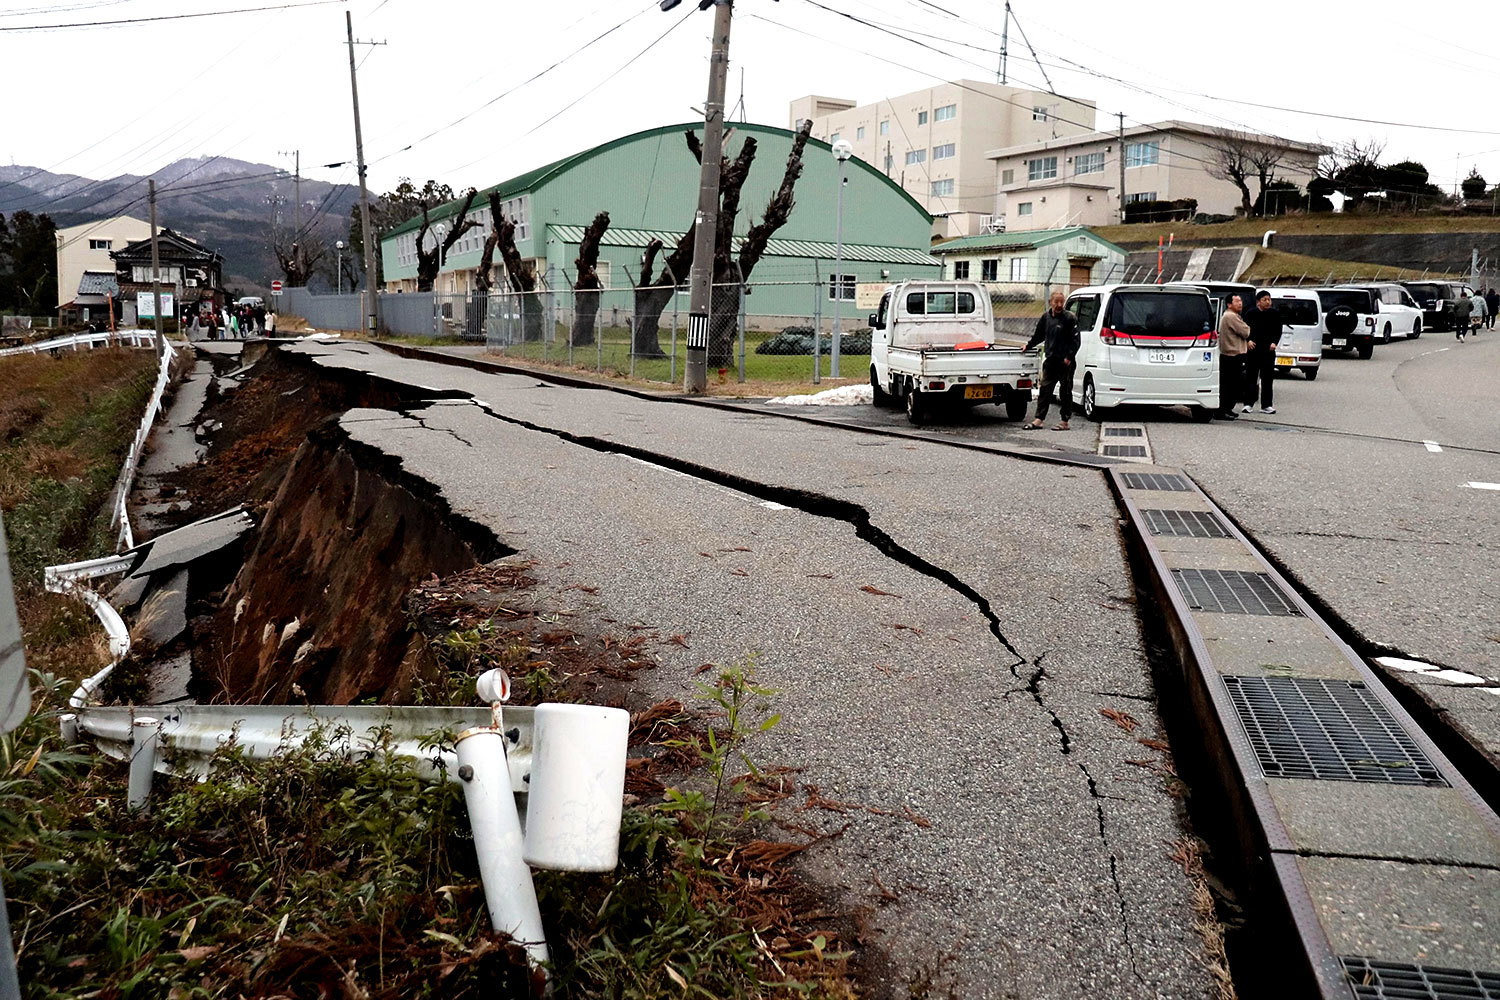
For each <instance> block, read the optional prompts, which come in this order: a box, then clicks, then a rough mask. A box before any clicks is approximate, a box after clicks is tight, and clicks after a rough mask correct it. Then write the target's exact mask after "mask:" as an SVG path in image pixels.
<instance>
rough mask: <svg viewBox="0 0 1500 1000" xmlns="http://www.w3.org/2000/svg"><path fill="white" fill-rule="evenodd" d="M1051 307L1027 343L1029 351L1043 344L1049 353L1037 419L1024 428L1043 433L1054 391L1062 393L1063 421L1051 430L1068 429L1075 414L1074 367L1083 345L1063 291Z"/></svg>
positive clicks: (1043, 371)
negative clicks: (1079, 348)
mask: <svg viewBox="0 0 1500 1000" xmlns="http://www.w3.org/2000/svg"><path fill="white" fill-rule="evenodd" d="M1050 306H1051V308H1049V309H1048V310H1047V311H1046V312H1045V313H1043V314H1042V318H1041V319H1039V320H1037V321H1036V332H1035V333H1033V334H1032V335H1031V339H1030V340H1028V341H1027V342H1026V350H1028V351H1029V350H1031V349H1032V348H1034V347H1036V346H1037V345H1038V344H1041V345H1042V347H1043V350H1045V351H1046V352H1047V357H1046V358H1045V359H1044V360H1043V361H1042V394H1041V398H1039V399H1038V400H1037V403H1036V419H1035V420H1033V421H1032V422H1031V423H1029V424H1026V425H1025V429H1026V430H1041V428H1042V425H1043V424H1044V423H1045V422H1046V420H1047V407H1048V406H1050V405H1051V404H1052V391H1053V389H1057V390H1058V392H1059V396H1060V398H1059V399H1058V408H1059V409H1060V410H1061V411H1062V422H1061V423H1059V424H1057V426H1055V427H1053V428H1052V429H1053V430H1055V431H1065V430H1067V429H1068V417H1070V416H1072V415H1073V368H1074V359H1075V358H1076V357H1077V356H1078V347H1079V343H1080V342H1079V339H1078V317H1076V316H1074V315H1073V314H1072V313H1070V312H1068V310H1066V309H1064V308H1063V293H1062V292H1053V293H1052V298H1051V301H1050Z"/></svg>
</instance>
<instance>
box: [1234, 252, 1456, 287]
mask: <svg viewBox="0 0 1500 1000" xmlns="http://www.w3.org/2000/svg"><path fill="white" fill-rule="evenodd" d="M1398 275H1399V276H1400V277H1402V278H1405V279H1408V280H1410V279H1412V278H1415V277H1416V275H1415V274H1414V273H1413V272H1412V271H1411V269H1410V268H1404V269H1403V268H1396V267H1390V266H1387V265H1382V264H1364V263H1360V262H1359V261H1350V260H1330V259H1327V258H1324V257H1308V256H1305V255H1303V254H1298V253H1287V252H1286V251H1284V250H1257V251H1256V252H1255V263H1254V264H1251V265H1250V269H1249V270H1248V271H1246V272H1245V274H1244V275H1243V276H1242V277H1241V278H1240V280H1241V281H1249V282H1263V283H1267V284H1269V283H1272V282H1275V283H1277V284H1292V285H1295V284H1298V283H1299V282H1302V283H1305V284H1309V285H1324V284H1328V283H1329V282H1330V281H1332V282H1339V281H1353V280H1355V279H1359V280H1362V281H1395V280H1396V278H1397V276H1398ZM1427 276H1428V277H1429V278H1444V277H1447V275H1444V274H1439V273H1437V272H1431V271H1430V272H1428V274H1427ZM1304 278H1305V279H1306V280H1305V282H1303V281H1302V280H1303V279H1304Z"/></svg>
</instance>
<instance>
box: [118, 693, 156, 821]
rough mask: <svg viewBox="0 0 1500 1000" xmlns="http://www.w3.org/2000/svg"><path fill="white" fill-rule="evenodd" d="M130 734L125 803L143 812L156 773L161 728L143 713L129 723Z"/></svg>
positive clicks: (149, 797)
mask: <svg viewBox="0 0 1500 1000" xmlns="http://www.w3.org/2000/svg"><path fill="white" fill-rule="evenodd" d="M130 736H131V746H130V778H129V783H128V785H127V793H126V796H125V804H126V805H127V806H128V807H129V808H130V809H132V810H135V811H140V812H145V811H146V806H147V803H148V802H149V801H150V799H151V780H152V778H153V777H154V776H155V774H156V747H157V743H158V741H159V740H160V737H161V728H160V726H159V725H158V724H157V721H156V720H155V719H153V718H150V717H148V716H144V715H143V716H141V717H140V718H138V719H136V720H135V721H134V722H133V723H131V726H130Z"/></svg>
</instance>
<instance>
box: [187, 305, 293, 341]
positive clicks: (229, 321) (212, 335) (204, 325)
mask: <svg viewBox="0 0 1500 1000" xmlns="http://www.w3.org/2000/svg"><path fill="white" fill-rule="evenodd" d="M261 333H263V334H265V335H266V336H268V337H270V336H274V335H275V333H276V314H275V313H274V312H271V311H269V310H267V309H266V307H265V306H263V305H250V304H248V303H246V304H242V305H237V306H235V307H234V308H232V309H231V308H230V307H229V306H220V307H219V308H218V309H217V310H214V309H204V310H202V311H201V312H200V311H198V310H194V311H193V313H192V319H191V325H190V326H189V327H188V337H189V338H190V339H192V340H199V339H208V340H243V339H244V338H245V337H250V336H254V335H256V334H261Z"/></svg>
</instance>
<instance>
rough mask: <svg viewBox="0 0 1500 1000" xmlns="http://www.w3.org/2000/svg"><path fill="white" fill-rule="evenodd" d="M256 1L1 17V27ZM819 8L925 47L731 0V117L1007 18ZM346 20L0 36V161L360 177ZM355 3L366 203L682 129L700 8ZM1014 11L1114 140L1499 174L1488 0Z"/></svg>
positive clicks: (185, 23) (1025, 56) (758, 0)
mask: <svg viewBox="0 0 1500 1000" xmlns="http://www.w3.org/2000/svg"><path fill="white" fill-rule="evenodd" d="M270 2H273V0H218V2H217V4H215V3H213V2H211V0H57V2H54V3H52V4H49V5H44V3H43V2H42V0H0V28H7V29H8V28H13V27H17V26H21V25H28V24H50V23H54V22H59V21H101V20H114V19H119V18H142V17H151V16H158V15H164V14H179V13H187V12H198V11H207V10H214V9H229V8H233V7H242V6H244V7H253V6H261V5H264V4H267V3H270ZM818 2H819V3H821V4H823V6H825V7H829V8H834V9H836V10H839V11H846V12H848V13H851V14H855V15H858V16H859V17H862V18H864V19H866V20H870V21H876V22H880V23H882V24H884V25H889V26H891V27H892V28H894V29H896V30H899V31H900V32H902V33H904V34H907V35H911V36H913V37H915V38H918V39H920V40H921V41H922V42H924V43H925V44H927V45H930V46H932V48H923V47H921V46H919V45H917V44H913V43H912V42H910V41H906V40H902V39H899V38H894V37H891V36H890V35H887V34H882V33H881V32H880V31H878V30H876V29H873V28H870V27H866V26H863V25H860V24H857V23H855V22H853V21H849V20H846V19H844V18H842V17H840V16H839V15H838V14H836V13H831V12H829V11H826V10H823V9H819V7H817V6H815V5H814V4H813V3H812V2H811V0H779V2H773V0H739V2H738V3H737V4H736V7H735V27H734V34H733V41H732V45H731V70H730V80H731V82H730V92H731V103H734V102H737V101H738V99H739V95H740V79H741V72H742V71H743V75H744V104H745V112H746V117H748V118H749V119H750V120H752V121H759V122H765V123H769V124H774V125H783V126H784V125H785V124H786V123H787V103H788V101H789V100H791V99H792V98H794V97H798V96H801V95H803V94H808V93H817V94H825V95H832V96H840V97H849V98H853V99H855V100H858V101H860V102H861V103H864V102H867V101H872V100H876V99H879V98H881V97H885V96H888V95H894V94H899V93H903V92H906V91H910V90H916V89H919V88H921V87H923V86H926V85H928V84H929V83H931V82H933V81H937V80H944V79H957V78H961V77H968V78H971V79H977V80H994V79H995V64H996V62H997V57H996V55H995V54H994V53H995V52H996V51H997V50H998V49H999V46H1000V37H999V36H1000V30H1001V23H1002V19H1003V13H1002V11H1003V5H1002V4H1001V3H998V2H993V0H984V2H981V0H931V2H930V3H929V2H928V0H818ZM938 8H941V9H938ZM344 9H345V7H344V6H342V5H339V4H330V5H325V6H311V7H304V8H301V9H286V10H279V11H274V12H263V13H248V14H237V15H224V16H215V17H205V18H201V19H193V20H178V21H158V22H153V23H144V24H131V25H120V26H101V27H91V28H76V29H69V30H49V31H39V32H22V31H0V65H4V66H5V67H6V70H7V74H6V76H7V82H8V84H9V87H8V94H7V101H6V105H7V106H6V111H5V122H6V128H5V142H6V143H7V144H8V146H9V148H8V149H4V150H0V155H4V156H5V157H8V159H9V161H11V162H15V163H24V164H28V165H33V166H41V167H45V168H47V169H51V170H55V171H58V172H64V173H78V174H83V175H86V176H90V177H105V176H113V175H115V174H118V173H124V172H130V173H138V174H139V173H146V172H149V171H150V170H152V169H155V168H157V167H160V166H162V165H164V164H166V163H168V162H170V161H172V160H174V159H178V158H180V157H184V156H203V155H215V154H223V155H229V156H234V157H238V158H242V159H248V160H254V161H258V162H263V163H273V164H282V163H286V164H288V165H289V164H290V160H289V159H287V158H285V157H281V156H280V155H279V154H280V152H281V151H283V150H292V149H298V148H300V149H301V150H302V165H303V170H304V172H305V173H306V174H307V175H308V176H313V177H318V178H320V179H323V180H329V181H346V182H348V181H353V180H354V178H355V172H354V169H353V167H352V166H349V167H340V168H335V169H321V168H320V167H319V166H318V165H319V164H324V163H332V162H335V161H342V160H349V161H352V160H353V158H354V157H353V154H354V134H353V126H352V119H351V113H350V101H349V72H348V69H349V66H348V57H347V51H346V49H345V48H344V44H343V43H344ZM348 9H349V10H350V11H351V12H352V13H353V15H354V31H355V36H356V38H360V39H374V40H379V41H385V42H387V43H388V44H387V45H384V46H381V47H376V48H365V47H360V48H358V50H357V53H356V55H357V57H358V58H359V59H360V60H361V69H360V103H361V110H362V112H363V118H364V135H365V153H366V156H367V157H368V159H369V161H370V163H371V167H370V180H371V186H372V188H374V190H375V191H377V192H378V191H381V190H385V189H387V188H389V187H390V186H392V185H393V184H394V183H395V181H396V179H397V178H398V177H401V176H410V177H413V178H415V179H418V180H419V181H420V180H421V179H424V178H427V177H436V178H438V179H440V180H443V181H446V182H448V183H450V184H452V185H453V187H454V188H455V189H459V188H462V187H465V186H467V185H470V184H473V185H476V186H481V187H482V186H485V185H488V184H492V183H495V182H497V181H500V180H503V179H505V178H506V177H509V176H511V175H513V174H516V173H519V172H521V171H523V170H527V169H530V168H531V167H534V166H537V165H539V164H542V163H545V162H547V161H548V160H551V159H555V158H557V157H559V156H563V155H566V154H568V153H571V152H575V151H577V150H579V149H582V148H586V147H588V146H591V145H594V144H596V143H599V142H603V141H605V140H608V139H610V138H613V137H616V136H619V135H623V134H626V133H629V132H633V131H637V130H639V129H644V128H650V127H652V126H656V125H662V124H669V123H672V122H678V121H685V120H687V119H689V118H691V117H693V115H694V112H692V111H691V110H690V108H691V107H692V106H694V105H697V106H700V107H701V103H702V100H703V95H704V91H705V85H706V73H707V52H708V45H709V42H708V33H709V27H710V24H711V21H712V16H713V15H712V12H711V11H709V12H702V13H700V12H698V11H697V10H696V4H695V3H693V2H692V0H688V2H687V3H685V4H684V5H683V6H682V7H679V8H678V9H677V10H676V11H674V12H672V13H669V14H664V13H661V12H660V11H659V10H658V9H657V8H656V5H655V4H654V3H652V4H651V5H650V6H649V7H647V6H645V5H644V4H641V3H637V2H636V0H606V2H600V0H575V2H555V0H554V2H550V3H524V4H523V3H519V2H517V0H500V2H494V3H466V2H455V0H424V2H420V3H419V2H417V0H354V2H352V3H351V4H349V5H348ZM1014 9H1015V12H1016V16H1017V18H1018V19H1019V23H1020V26H1021V27H1022V28H1024V29H1025V32H1026V35H1027V37H1029V39H1030V41H1031V44H1032V45H1034V46H1035V47H1036V50H1037V53H1038V56H1039V59H1040V61H1041V63H1042V64H1043V66H1044V67H1045V70H1046V72H1047V73H1048V74H1049V75H1050V77H1051V79H1052V82H1053V84H1054V86H1055V89H1056V90H1057V92H1059V93H1062V94H1067V95H1070V96H1077V97H1082V98H1086V99H1090V100H1094V101H1096V102H1097V103H1098V108H1099V119H1098V120H1099V124H1100V125H1101V126H1102V127H1109V126H1110V125H1112V124H1113V122H1114V119H1113V117H1112V116H1113V114H1114V113H1115V112H1116V111H1124V112H1125V114H1126V116H1127V119H1126V120H1127V123H1136V122H1151V121H1157V120H1160V119H1163V118H1180V119H1185V120H1190V121H1201V122H1208V123H1213V124H1229V125H1233V126H1235V127H1240V128H1251V129H1255V130H1258V131H1267V132H1272V133H1276V134H1280V135H1285V136H1288V137H1291V138H1296V139H1305V140H1313V141H1324V142H1332V141H1338V140H1342V139H1347V138H1351V137H1357V138H1360V139H1368V138H1374V139H1376V140H1378V141H1380V142H1383V143H1384V144H1385V147H1386V158H1387V159H1388V160H1396V159H1405V158H1412V159H1417V160H1420V161H1422V162H1423V163H1425V164H1426V165H1427V166H1428V168H1429V170H1430V171H1431V173H1432V179H1433V180H1434V182H1436V183H1438V184H1439V185H1442V186H1443V187H1445V188H1447V189H1451V188H1452V185H1453V183H1454V180H1455V173H1457V174H1460V175H1461V174H1467V173H1468V170H1469V168H1470V166H1472V165H1477V166H1478V167H1479V169H1480V171H1481V172H1482V173H1483V174H1484V175H1485V176H1486V177H1487V178H1489V180H1490V181H1491V183H1494V182H1497V181H1500V114H1496V113H1495V110H1494V107H1495V101H1494V98H1493V95H1494V94H1495V92H1496V90H1497V85H1500V4H1495V3H1486V2H1473V0H1465V2H1457V0H1430V2H1428V3H1425V4H1421V5H1413V4H1410V3H1400V4H1398V3H1394V2H1367V3H1354V2H1336V3H1310V2H1307V0H1295V2H1294V0H1262V2H1261V3H1259V4H1254V5H1244V4H1232V5H1230V4H1225V5H1210V4H1204V3H1201V2H1186V0H1158V2H1154V3H1149V4H1142V3H1123V2H1118V0H1116V2H1102V0H1074V2H1072V3H1068V4H1058V3H1046V4H1044V3H1042V2H1040V0H1016V2H1015V3H1014ZM943 11H951V12H954V13H956V14H958V15H960V18H959V19H955V18H954V17H952V16H949V15H948V14H945V13H943ZM1417 11H1420V15H1421V18H1420V20H1417V19H1415V18H1414V12H1417ZM621 22H624V23H623V25H622V26H620V27H618V28H617V29H616V30H614V31H612V32H611V33H609V34H608V35H607V36H606V37H604V38H603V39H601V40H599V41H598V42H596V43H595V44H593V45H591V46H590V47H588V48H586V49H584V50H583V51H582V52H580V53H577V54H572V53H573V52H574V50H576V49H578V48H579V47H580V46H582V45H583V44H584V43H585V42H587V41H588V40H589V39H591V38H593V37H594V36H596V35H598V34H600V33H601V32H604V31H606V29H610V28H612V27H614V26H616V25H621ZM663 35H664V37H663ZM1010 41H1011V46H1010V52H1011V58H1010V76H1011V82H1013V83H1020V84H1022V85H1041V84H1042V73H1041V70H1040V69H1039V68H1038V66H1037V64H1036V62H1035V61H1034V60H1033V59H1032V58H1031V55H1030V53H1029V52H1028V51H1027V48H1026V44H1025V43H1024V42H1023V41H1022V40H1021V38H1020V37H1019V34H1018V32H1017V31H1016V30H1014V27H1013V28H1012V31H1011V35H1010ZM648 46H649V48H648ZM934 49H936V50H940V51H934ZM564 58H566V61H564V62H563V63H562V64H561V65H560V66H557V67H556V68H554V69H551V70H550V71H548V72H546V73H545V74H544V75H542V76H541V77H540V78H539V79H537V80H535V81H533V82H530V83H524V84H523V81H526V80H527V79H528V78H530V77H532V76H533V75H535V74H537V73H538V72H541V71H543V70H544V69H546V68H547V67H548V66H549V65H550V64H552V63H554V62H556V61H557V60H560V59H564ZM154 59H155V60H159V64H157V65H153V60H154ZM632 60H634V61H632ZM1064 60H1072V61H1073V62H1074V63H1079V64H1082V65H1083V66H1084V67H1087V70H1088V71H1085V70H1080V69H1077V68H1076V67H1074V66H1072V65H1069V64H1068V63H1066V62H1065V61H1064ZM1089 71H1092V73H1095V74H1101V75H1091V72H1089ZM1106 77H1110V78H1114V79H1108V78H1106ZM28 93H29V94H30V95H31V96H30V97H27V96H26V94H28ZM502 95H503V96H502ZM1235 101H1239V102H1254V103H1256V104H1262V105H1276V106H1279V107H1282V108H1290V109H1296V110H1298V111H1307V112H1316V114H1300V113H1291V112H1287V111H1277V110H1271V109H1269V108H1263V107H1255V106H1252V105H1251V104H1247V103H1234V102H1235ZM575 102H576V103H575ZM486 105H488V106H486ZM1334 115H1344V116H1349V117H1351V118H1365V119H1380V120H1384V121H1389V122H1397V123H1403V124H1407V125H1420V126H1426V127H1421V128H1413V127H1397V126H1392V125H1384V124H1373V123H1366V122H1359V121H1349V120H1343V119H1340V118H1336V117H1331V116H1334ZM464 116H467V117H464ZM460 118H463V119H464V120H462V121H461V122H459V123H458V124H454V125H451V127H449V125H450V123H452V122H454V121H455V120H457V119H460ZM1438 126H1441V127H1444V128H1447V129H1469V130H1473V131H1468V132H1464V131H1440V130H1438V129H1437V128H1435V127H1438ZM117 130H118V132H117ZM116 132H117V134H114V135H112V136H110V133H116ZM434 132H435V133H436V134H430V133H434ZM106 137H107V138H106ZM406 147H410V148H406Z"/></svg>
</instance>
